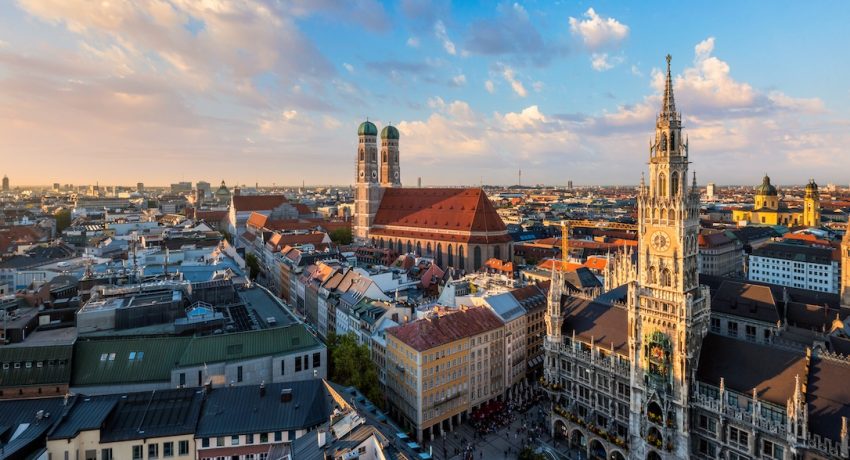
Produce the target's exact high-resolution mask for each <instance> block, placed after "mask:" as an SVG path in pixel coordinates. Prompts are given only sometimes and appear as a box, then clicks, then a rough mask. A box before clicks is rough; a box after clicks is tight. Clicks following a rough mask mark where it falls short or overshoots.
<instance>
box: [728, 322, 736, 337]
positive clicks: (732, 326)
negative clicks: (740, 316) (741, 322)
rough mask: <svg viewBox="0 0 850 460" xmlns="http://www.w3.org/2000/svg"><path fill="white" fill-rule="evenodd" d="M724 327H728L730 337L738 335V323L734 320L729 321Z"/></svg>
mask: <svg viewBox="0 0 850 460" xmlns="http://www.w3.org/2000/svg"><path fill="white" fill-rule="evenodd" d="M726 327H727V328H728V329H729V336H730V337H738V323H736V322H735V321H729V323H728V324H727V326H726Z"/></svg>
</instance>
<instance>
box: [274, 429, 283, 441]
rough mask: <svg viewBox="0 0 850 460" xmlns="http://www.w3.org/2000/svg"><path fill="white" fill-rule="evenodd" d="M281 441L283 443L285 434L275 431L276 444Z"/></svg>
mask: <svg viewBox="0 0 850 460" xmlns="http://www.w3.org/2000/svg"><path fill="white" fill-rule="evenodd" d="M281 441H283V432H281V431H275V432H274V442H281Z"/></svg>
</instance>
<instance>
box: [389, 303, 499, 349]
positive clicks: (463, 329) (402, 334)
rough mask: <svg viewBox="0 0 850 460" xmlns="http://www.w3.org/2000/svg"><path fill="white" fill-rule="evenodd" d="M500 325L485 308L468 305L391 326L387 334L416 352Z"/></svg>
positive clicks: (494, 316)
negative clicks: (464, 308)
mask: <svg viewBox="0 0 850 460" xmlns="http://www.w3.org/2000/svg"><path fill="white" fill-rule="evenodd" d="M501 326H502V320H501V319H500V318H499V316H497V315H496V314H495V313H493V312H492V311H491V310H490V309H489V308H469V309H466V310H460V311H457V312H455V313H450V314H448V315H444V316H437V317H430V318H424V319H420V320H416V321H412V322H409V323H407V324H404V325H402V326H396V327H392V328H389V329H387V334H389V335H392V336H394V337H396V338H397V339H398V340H400V341H401V342H403V343H405V344H406V345H408V346H410V347H411V348H413V349H415V350H417V351H425V350H429V349H431V348H434V347H438V346H440V345H444V344H447V343H451V342H454V341H457V340H460V339H464V338H467V337H472V336H474V335H478V334H481V333H483V332H486V331H489V330H492V329H496V328H499V327H501Z"/></svg>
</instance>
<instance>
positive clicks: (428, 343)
mask: <svg viewBox="0 0 850 460" xmlns="http://www.w3.org/2000/svg"><path fill="white" fill-rule="evenodd" d="M386 338H387V346H386V371H387V376H386V378H387V397H388V401H389V410H390V413H391V414H393V415H394V416H395V419H396V420H399V421H400V422H401V423H402V425H403V426H404V427H405V428H407V429H410V430H411V431H413V432H415V433H416V438H417V439H419V440H425V439H433V438H434V437H435V436H436V435H438V434H440V433H444V432H446V431H451V430H452V428H453V427H454V426H456V425H458V424H460V423H462V422H463V421H465V420H466V419H467V417H468V416H469V414H470V412H471V411H472V410H473V409H474V408H476V407H478V406H479V405H481V404H482V403H485V402H488V401H490V400H492V399H494V398H496V397H498V396H500V395H501V394H502V392H503V391H504V346H505V345H504V323H503V322H502V320H501V319H500V318H499V316H498V315H496V314H495V313H493V312H492V311H491V310H490V309H489V308H484V307H477V308H467V309H461V310H458V311H455V312H451V313H447V314H443V315H435V316H432V317H428V318H424V319H420V320H417V321H413V322H410V323H407V324H404V325H401V326H397V327H393V328H389V329H387V334H386Z"/></svg>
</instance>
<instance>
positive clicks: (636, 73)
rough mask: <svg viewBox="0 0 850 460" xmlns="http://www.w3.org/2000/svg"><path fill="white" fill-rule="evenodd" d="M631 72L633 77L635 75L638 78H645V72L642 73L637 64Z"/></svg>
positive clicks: (633, 65)
mask: <svg viewBox="0 0 850 460" xmlns="http://www.w3.org/2000/svg"><path fill="white" fill-rule="evenodd" d="M631 71H632V75H634V76H636V77H642V76H643V72H641V71H640V68H639V67H638V66H637V65H635V64H632V69H631Z"/></svg>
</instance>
